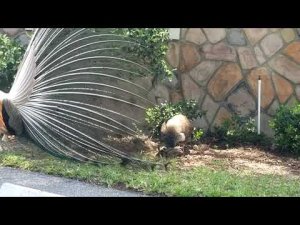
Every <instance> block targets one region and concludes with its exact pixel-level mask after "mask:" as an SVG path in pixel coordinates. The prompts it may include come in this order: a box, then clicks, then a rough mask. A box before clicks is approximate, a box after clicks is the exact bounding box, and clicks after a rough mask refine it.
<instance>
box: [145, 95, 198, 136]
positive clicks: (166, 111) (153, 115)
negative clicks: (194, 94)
mask: <svg viewBox="0 0 300 225" xmlns="http://www.w3.org/2000/svg"><path fill="white" fill-rule="evenodd" d="M177 114H183V115H185V116H186V117H187V118H188V119H190V120H194V119H197V118H198V117H200V118H201V116H202V115H203V114H204V112H202V111H201V110H200V109H199V106H198V104H197V102H196V101H195V100H189V101H181V102H178V103H175V104H173V103H162V104H161V105H157V106H155V107H152V108H148V109H147V110H146V118H145V120H146V122H147V125H148V127H149V129H150V131H151V133H152V134H153V135H154V136H155V137H158V136H159V134H160V128H161V125H162V124H163V123H164V122H166V121H167V120H169V119H170V118H171V117H173V116H175V115H177Z"/></svg>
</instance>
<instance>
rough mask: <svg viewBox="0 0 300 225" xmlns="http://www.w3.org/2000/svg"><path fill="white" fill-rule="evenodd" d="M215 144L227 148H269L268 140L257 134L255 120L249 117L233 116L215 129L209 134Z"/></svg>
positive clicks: (263, 135) (264, 136)
mask: <svg viewBox="0 0 300 225" xmlns="http://www.w3.org/2000/svg"><path fill="white" fill-rule="evenodd" d="M211 135H212V136H214V137H215V138H216V139H217V142H222V143H225V144H226V145H227V146H237V145H239V144H244V145H259V146H269V145H270V143H271V142H270V138H268V137H267V136H266V135H265V134H263V133H261V134H260V135H259V134H257V129H256V125H255V120H254V119H253V118H249V117H241V116H238V115H233V116H232V118H231V119H227V120H225V121H224V122H223V123H222V124H221V126H218V127H215V131H214V132H213V133H212V134H211Z"/></svg>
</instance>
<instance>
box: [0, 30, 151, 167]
mask: <svg viewBox="0 0 300 225" xmlns="http://www.w3.org/2000/svg"><path fill="white" fill-rule="evenodd" d="M135 45H137V44H136V43H135V42H134V41H132V40H126V39H125V38H124V37H122V36H119V35H116V34H114V33H107V34H102V33H95V32H93V31H92V30H90V29H67V28H57V29H37V30H36V31H35V32H34V35H33V37H32V39H31V42H30V44H29V46H28V48H27V51H26V53H25V55H24V58H23V61H22V63H21V65H20V67H19V70H18V72H17V75H16V78H15V81H14V83H13V86H12V88H11V90H10V92H9V93H8V94H7V95H6V94H5V95H4V96H2V98H3V108H4V109H5V110H4V113H6V114H7V115H8V116H7V115H4V120H6V121H4V122H5V124H6V125H7V127H8V128H9V129H8V130H12V131H14V132H15V133H17V134H19V133H22V129H23V127H24V130H25V131H26V133H28V134H29V136H30V137H31V138H32V139H33V140H34V141H35V142H37V143H38V144H40V145H41V146H42V147H43V148H44V149H46V150H48V151H51V152H53V153H55V154H56V155H60V156H64V157H69V158H73V159H76V160H79V161H89V162H95V163H99V162H100V163H111V162H115V161H116V160H117V161H119V160H123V161H126V160H128V161H132V162H143V161H142V160H140V159H138V158H134V157H131V156H130V155H129V154H128V153H126V152H124V151H122V149H120V148H116V147H115V146H114V144H113V139H114V138H115V137H120V135H121V136H126V135H128V136H132V135H136V127H138V126H139V124H140V123H141V121H142V119H143V117H144V110H145V109H146V107H148V106H152V105H153V104H154V103H153V102H152V101H151V100H150V98H149V97H148V90H147V89H146V88H144V87H143V86H142V84H143V78H144V77H145V76H147V75H150V74H151V71H150V70H148V69H147V68H146V67H145V66H144V65H142V64H141V63H138V62H137V61H138V60H136V59H135V58H134V56H133V55H132V54H128V51H126V49H128V48H130V47H132V46H135ZM139 80H140V81H141V82H135V81H139ZM2 111H3V110H2ZM133 115H134V116H133ZM7 117H8V119H7ZM5 118H6V119H5ZM20 121H22V123H21V122H20Z"/></svg>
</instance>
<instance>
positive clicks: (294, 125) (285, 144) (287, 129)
mask: <svg viewBox="0 0 300 225" xmlns="http://www.w3.org/2000/svg"><path fill="white" fill-rule="evenodd" d="M270 127H271V128H272V129H273V130H274V133H275V134H274V139H275V145H276V147H277V148H278V149H279V150H281V151H286V152H291V153H295V154H298V155H299V154H300V104H297V105H295V106H291V107H289V106H283V105H282V106H280V107H279V109H278V110H277V111H276V114H275V116H274V118H273V119H272V120H271V121H270Z"/></svg>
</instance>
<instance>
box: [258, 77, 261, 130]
mask: <svg viewBox="0 0 300 225" xmlns="http://www.w3.org/2000/svg"><path fill="white" fill-rule="evenodd" d="M257 98H258V106H257V107H258V115H257V133H258V134H260V104H261V103H260V100H261V79H260V77H258V94H257Z"/></svg>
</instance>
